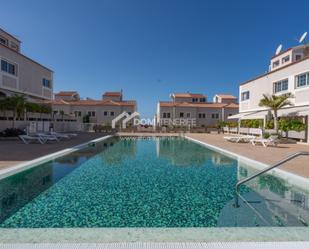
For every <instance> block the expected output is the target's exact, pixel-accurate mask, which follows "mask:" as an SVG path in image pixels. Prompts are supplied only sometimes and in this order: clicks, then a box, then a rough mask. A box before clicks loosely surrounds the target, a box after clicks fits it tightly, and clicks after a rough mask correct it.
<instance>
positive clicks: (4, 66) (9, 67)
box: [1, 60, 16, 75]
mask: <svg viewBox="0 0 309 249" xmlns="http://www.w3.org/2000/svg"><path fill="white" fill-rule="evenodd" d="M1 71H3V72H6V73H9V74H12V75H16V65H15V64H12V63H9V62H7V61H5V60H1Z"/></svg>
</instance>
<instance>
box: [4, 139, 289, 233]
mask: <svg viewBox="0 0 309 249" xmlns="http://www.w3.org/2000/svg"><path fill="white" fill-rule="evenodd" d="M243 167H244V166H243ZM245 170H246V169H245V168H242V171H241V172H240V173H241V174H246V173H247V172H246V171H245ZM238 177H239V165H238V162H237V161H236V160H234V159H231V158H229V157H227V156H225V155H223V154H220V153H218V152H215V151H213V150H210V149H207V148H205V147H203V146H201V145H198V144H195V143H193V142H190V141H188V140H186V139H181V138H174V139H171V138H160V139H120V138H111V139H108V140H106V141H103V142H100V143H97V144H93V145H92V146H88V147H87V148H85V149H82V150H80V151H78V152H75V153H73V154H70V155H67V156H64V157H61V158H58V159H55V160H53V161H50V162H48V163H45V164H43V165H40V166H38V167H35V168H32V169H30V170H27V171H25V172H22V173H19V174H16V175H14V176H11V177H9V178H6V179H3V180H1V181H0V199H1V209H0V210H1V213H0V214H1V215H0V227H6V228H9V227H15V228H16V227H26V228H27V227H29V228H51V227H53V228H57V227H216V226H244V225H245V226H255V225H256V226H258V225H267V224H266V223H265V224H264V223H263V222H264V221H263V219H260V218H259V215H256V214H255V213H254V212H252V210H251V209H248V208H246V209H234V208H233V207H232V203H233V197H234V187H235V184H236V182H237V178H238ZM268 181H270V182H273V183H274V184H275V185H274V186H272V188H275V189H276V187H277V186H278V183H276V181H275V180H274V179H264V185H265V184H267V182H268ZM265 182H266V183H265ZM248 191H249V190H248V189H247V190H246V191H245V192H248ZM278 191H283V192H284V191H285V189H281V190H280V189H279V190H278ZM251 192H253V191H251ZM254 198H256V196H254ZM244 210H245V211H244ZM246 210H247V211H246ZM248 210H249V211H248ZM240 212H244V213H246V215H247V219H248V222H244V223H243V222H242V223H241V222H240V221H239V220H238V221H237V220H235V219H234V218H235V217H236V216H239V213H240ZM262 212H263V210H262V211H261V213H262ZM267 212H268V211H267ZM267 215H269V217H270V218H269V217H268V220H269V219H271V220H273V221H272V224H271V225H274V224H276V225H281V223H280V222H281V220H280V217H279V218H278V219H279V220H278V222H277V221H276V219H274V218H273V215H271V214H270V213H267ZM267 215H265V216H267ZM252 217H255V218H254V219H255V220H254V221H251V220H252Z"/></svg>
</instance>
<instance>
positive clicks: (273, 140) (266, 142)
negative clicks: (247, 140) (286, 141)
mask: <svg viewBox="0 0 309 249" xmlns="http://www.w3.org/2000/svg"><path fill="white" fill-rule="evenodd" d="M251 144H252V145H254V146H255V145H257V144H262V145H263V146H264V147H268V146H277V145H278V137H277V136H270V137H269V138H255V139H252V140H251Z"/></svg>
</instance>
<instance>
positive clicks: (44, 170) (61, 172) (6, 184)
mask: <svg viewBox="0 0 309 249" xmlns="http://www.w3.org/2000/svg"><path fill="white" fill-rule="evenodd" d="M115 142H116V140H115V139H110V140H108V142H102V143H97V144H96V145H95V146H93V145H92V146H88V147H86V148H84V149H82V150H79V151H76V152H74V153H71V154H70V155H67V156H63V157H59V158H57V159H55V160H52V161H50V162H47V163H45V164H43V165H40V166H38V167H34V168H32V169H29V170H26V171H24V172H21V173H19V174H16V175H13V176H10V177H8V178H5V179H3V180H1V181H0V223H1V222H2V221H3V220H5V219H6V217H8V216H10V215H11V214H12V213H14V212H15V211H17V210H18V209H20V208H21V207H23V206H24V205H25V204H27V203H28V202H29V201H31V200H32V199H34V198H35V197H37V196H38V195H39V194H40V193H42V192H43V191H45V190H46V189H48V188H49V187H50V186H52V185H53V184H55V183H56V182H58V181H59V180H60V179H62V178H63V177H65V176H66V175H68V174H69V173H70V172H72V171H73V170H74V169H76V168H77V167H79V166H80V165H81V164H82V163H84V162H85V161H87V160H88V159H89V158H91V157H93V156H94V155H96V154H97V153H98V152H100V153H102V154H106V160H108V152H106V153H105V151H107V149H108V148H109V147H111V146H113V145H114V143H115ZM132 147H134V146H132ZM131 150H133V149H131ZM120 154H122V156H120V155H119V158H123V156H124V155H128V154H132V151H130V152H128V151H126V150H125V149H121V153H120Z"/></svg>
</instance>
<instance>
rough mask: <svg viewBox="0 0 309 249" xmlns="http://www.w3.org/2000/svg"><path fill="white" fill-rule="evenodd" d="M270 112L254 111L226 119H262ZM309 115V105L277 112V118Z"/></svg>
mask: <svg viewBox="0 0 309 249" xmlns="http://www.w3.org/2000/svg"><path fill="white" fill-rule="evenodd" d="M269 111H270V110H263V111H254V112H249V113H248V112H246V113H238V114H235V115H232V116H229V117H228V119H264V118H265V117H266V116H267V115H268V113H269ZM306 115H309V105H306V106H292V107H286V108H282V109H280V110H278V117H286V116H306Z"/></svg>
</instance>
